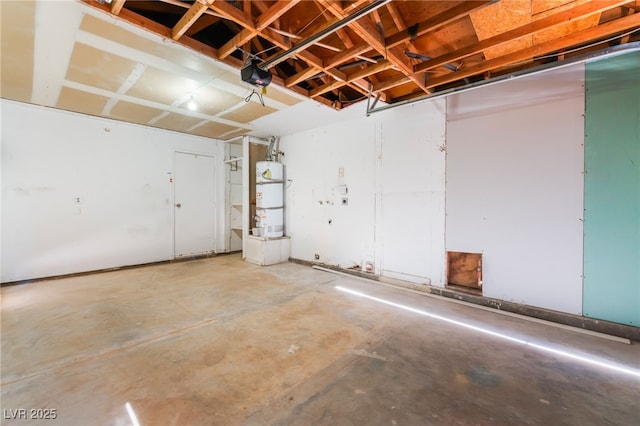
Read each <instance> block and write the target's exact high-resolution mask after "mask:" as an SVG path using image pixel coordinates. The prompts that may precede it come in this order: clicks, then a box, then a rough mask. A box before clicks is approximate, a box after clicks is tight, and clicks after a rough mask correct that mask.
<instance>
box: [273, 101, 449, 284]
mask: <svg viewBox="0 0 640 426" xmlns="http://www.w3.org/2000/svg"><path fill="white" fill-rule="evenodd" d="M444 117H445V107H444V101H438V102H430V103H421V104H419V105H412V106H407V107H403V108H399V109H396V110H392V111H389V112H384V113H379V114H376V115H374V116H372V117H368V118H367V117H365V114H364V111H362V115H361V116H360V117H359V118H355V119H352V120H350V121H345V122H341V123H337V124H333V125H325V126H322V127H319V128H316V129H312V130H307V131H305V132H298V133H294V134H291V135H288V136H283V137H282V139H281V142H280V147H281V149H282V150H283V151H284V152H285V153H286V155H285V156H284V163H285V164H286V166H287V169H286V170H287V177H288V178H289V179H292V182H291V183H290V184H289V185H288V188H287V192H286V194H287V198H286V199H287V202H286V203H287V205H286V229H287V234H288V235H290V236H291V257H293V258H297V259H303V260H308V261H314V260H315V257H314V256H315V254H318V255H319V256H320V259H318V260H319V261H320V262H323V263H328V264H333V265H339V266H341V267H344V268H349V267H353V266H357V265H361V264H362V261H372V262H374V267H375V272H377V273H382V274H384V275H387V276H391V277H394V278H400V279H405V280H410V281H415V282H421V283H424V282H429V281H431V282H432V283H433V284H435V285H442V283H443V277H444V272H443V265H444V164H445V155H444V152H443V151H442V150H441V149H442V148H443V144H444V135H445V119H444ZM289 120H291V121H292V122H296V121H297V118H296V117H295V116H292V117H289ZM341 169H342V170H343V174H344V176H343V177H341V176H340V170H341ZM342 185H345V186H346V188H347V190H348V193H347V194H342V193H341V188H343V186H342ZM343 197H346V198H348V204H347V205H342V204H341V200H342V198H343ZM330 220H331V224H329V221H330Z"/></svg>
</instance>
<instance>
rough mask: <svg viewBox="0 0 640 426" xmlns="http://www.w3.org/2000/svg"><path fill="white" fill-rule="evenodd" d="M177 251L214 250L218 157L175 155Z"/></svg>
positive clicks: (187, 253)
mask: <svg viewBox="0 0 640 426" xmlns="http://www.w3.org/2000/svg"><path fill="white" fill-rule="evenodd" d="M174 179H175V182H174V198H173V199H174V255H175V257H176V258H178V257H184V256H195V255H199V254H207V253H213V251H214V249H215V237H216V231H215V230H216V216H215V158H214V157H210V156H207V155H200V154H189V153H183V152H176V153H175V155H174Z"/></svg>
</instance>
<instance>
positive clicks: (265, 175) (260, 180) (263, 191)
mask: <svg viewBox="0 0 640 426" xmlns="http://www.w3.org/2000/svg"><path fill="white" fill-rule="evenodd" d="M256 230H257V231H258V234H259V235H258V236H262V237H268V238H277V237H282V236H283V235H284V165H283V164H282V163H277V162H275V161H258V162H257V163H256Z"/></svg>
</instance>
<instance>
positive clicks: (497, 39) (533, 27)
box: [414, 0, 628, 72]
mask: <svg viewBox="0 0 640 426" xmlns="http://www.w3.org/2000/svg"><path fill="white" fill-rule="evenodd" d="M625 3H628V0H608V1H595V2H590V3H585V4H582V5H579V6H576V7H574V8H571V9H569V10H565V11H562V12H559V13H556V14H553V15H550V16H548V17H546V18H542V19H539V20H537V21H533V22H531V23H529V24H526V25H523V26H521V27H518V28H514V29H513V30H510V31H506V32H504V33H502V34H498V35H496V36H494V37H491V38H488V39H485V40H482V41H479V42H478V43H476V44H474V45H473V46H469V47H466V48H463V49H459V50H456V51H454V52H451V53H448V54H446V55H442V56H440V57H438V58H434V59H431V60H429V61H427V62H424V63H422V64H418V65H416V66H415V67H414V70H415V71H416V72H418V71H428V70H432V69H434V68H437V67H439V66H442V65H444V64H447V63H451V62H455V61H459V60H460V59H464V58H466V57H468V56H471V55H474V54H476V53H480V52H482V51H483V50H486V49H489V48H492V47H496V46H500V45H502V44H505V43H509V42H511V41H513V40H519V39H521V38H522V37H526V36H530V35H533V34H536V33H539V32H541V31H543V30H546V29H549V28H553V27H556V26H558V25H561V24H566V23H567V22H571V21H573V20H575V19H580V18H585V17H587V16H591V15H593V14H597V13H601V12H603V11H605V10H608V9H613V8H614V7H618V6H621V5H623V4H625Z"/></svg>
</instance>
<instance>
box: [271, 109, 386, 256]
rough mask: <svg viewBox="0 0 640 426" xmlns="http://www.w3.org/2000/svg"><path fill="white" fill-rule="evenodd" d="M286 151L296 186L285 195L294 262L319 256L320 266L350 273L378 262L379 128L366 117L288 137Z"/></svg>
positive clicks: (289, 172)
mask: <svg viewBox="0 0 640 426" xmlns="http://www.w3.org/2000/svg"><path fill="white" fill-rule="evenodd" d="M289 120H291V121H292V122H295V120H296V118H295V117H290V118H289ZM280 149H281V150H282V151H284V152H285V156H284V158H283V162H284V164H285V166H286V177H287V179H290V180H291V181H290V182H289V183H287V185H286V190H285V193H286V195H285V196H286V201H285V204H286V205H285V215H286V216H285V217H286V219H285V229H286V232H287V235H289V236H290V237H291V257H293V258H297V259H304V260H310V261H313V260H314V259H315V257H314V256H315V255H316V254H318V255H319V256H320V259H319V261H321V262H323V263H327V264H335V265H340V266H342V267H346V268H348V267H351V266H354V265H360V264H361V262H362V260H364V259H365V258H366V259H369V260H373V257H374V232H375V231H374V218H375V216H374V210H375V201H376V200H375V195H374V189H375V188H374V182H375V160H374V158H375V122H374V121H373V120H371V119H366V118H365V117H364V114H363V116H362V118H359V119H357V120H353V121H347V122H342V123H338V124H333V125H329V126H325V127H322V128H319V129H314V130H309V131H305V132H300V133H296V134H293V135H289V136H284V137H282V138H281V140H280ZM341 170H342V176H340V175H341ZM345 188H346V193H344V192H345ZM342 198H347V200H348V204H347V205H343V204H342ZM329 222H331V223H329Z"/></svg>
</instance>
